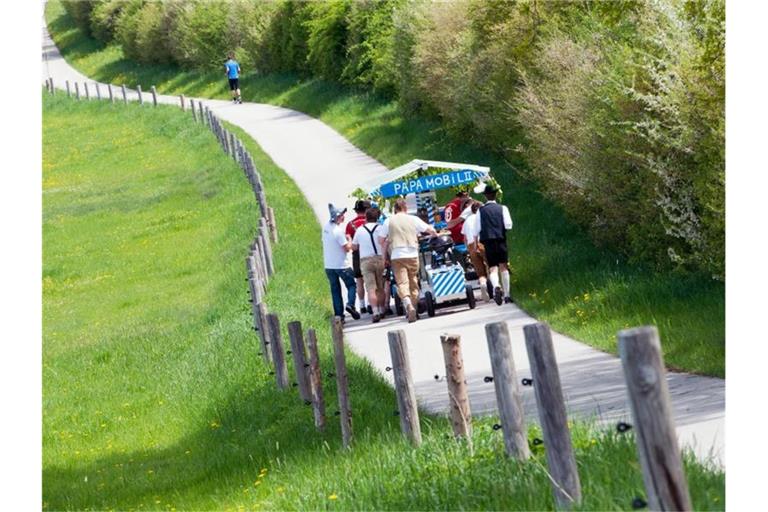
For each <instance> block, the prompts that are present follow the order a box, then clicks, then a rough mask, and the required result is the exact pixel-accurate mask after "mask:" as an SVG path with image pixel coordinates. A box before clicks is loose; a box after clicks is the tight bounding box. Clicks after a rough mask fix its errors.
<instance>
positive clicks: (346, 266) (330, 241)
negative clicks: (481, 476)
mask: <svg viewBox="0 0 768 512" xmlns="http://www.w3.org/2000/svg"><path fill="white" fill-rule="evenodd" d="M328 211H329V212H330V214H331V218H330V220H329V221H328V222H327V223H326V224H325V225H324V226H323V263H324V266H325V275H326V276H327V277H328V282H329V284H330V285H331V300H332V301H333V314H334V315H335V316H339V317H341V318H342V320H343V319H344V303H343V301H342V297H341V284H340V283H339V280H342V281H344V286H346V287H347V307H346V310H347V312H348V313H349V314H350V315H352V318H354V319H355V320H357V319H359V318H360V313H358V312H357V310H356V309H355V293H356V291H357V287H356V285H355V276H354V273H353V272H352V258H351V253H350V251H351V250H352V242H351V241H350V240H349V238H347V235H346V234H345V233H344V228H343V227H342V226H341V223H342V222H344V214H345V213H346V211H347V209H346V208H344V209H343V210H339V209H338V208H336V207H335V206H333V205H332V204H329V205H328Z"/></svg>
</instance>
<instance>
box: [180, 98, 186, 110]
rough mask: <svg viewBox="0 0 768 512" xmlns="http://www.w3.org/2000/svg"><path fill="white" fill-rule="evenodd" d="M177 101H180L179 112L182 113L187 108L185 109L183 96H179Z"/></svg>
mask: <svg viewBox="0 0 768 512" xmlns="http://www.w3.org/2000/svg"><path fill="white" fill-rule="evenodd" d="M179 101H181V111H182V112H184V111H185V110H186V109H187V108H186V105H184V95H183V94H180V95H179Z"/></svg>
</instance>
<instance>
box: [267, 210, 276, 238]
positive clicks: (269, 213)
mask: <svg viewBox="0 0 768 512" xmlns="http://www.w3.org/2000/svg"><path fill="white" fill-rule="evenodd" d="M267 220H268V222H269V233H270V235H272V241H273V242H275V243H277V222H275V210H273V209H272V207H271V206H268V207H267Z"/></svg>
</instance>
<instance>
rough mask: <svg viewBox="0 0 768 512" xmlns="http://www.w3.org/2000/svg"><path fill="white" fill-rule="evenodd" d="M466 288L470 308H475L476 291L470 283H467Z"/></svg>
mask: <svg viewBox="0 0 768 512" xmlns="http://www.w3.org/2000/svg"><path fill="white" fill-rule="evenodd" d="M465 289H466V290H467V303H468V304H469V309H475V305H476V303H475V291H474V290H473V289H472V286H470V285H467V286H466V287H465Z"/></svg>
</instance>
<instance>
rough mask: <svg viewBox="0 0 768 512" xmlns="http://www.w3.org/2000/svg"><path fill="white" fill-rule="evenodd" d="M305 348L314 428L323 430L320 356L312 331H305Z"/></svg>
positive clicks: (323, 403)
mask: <svg viewBox="0 0 768 512" xmlns="http://www.w3.org/2000/svg"><path fill="white" fill-rule="evenodd" d="M307 348H308V349H309V384H310V389H311V390H312V412H313V413H314V415H315V427H316V428H317V429H318V430H324V429H325V399H324V398H323V380H322V375H321V373H320V355H319V353H318V351H317V336H316V335H315V330H314V329H307Z"/></svg>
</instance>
